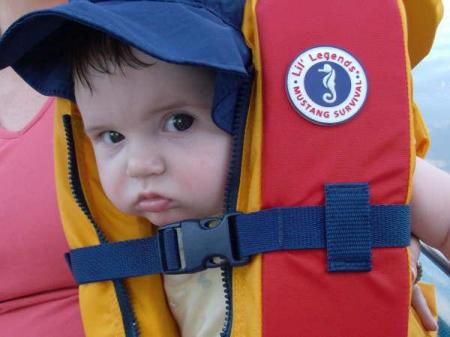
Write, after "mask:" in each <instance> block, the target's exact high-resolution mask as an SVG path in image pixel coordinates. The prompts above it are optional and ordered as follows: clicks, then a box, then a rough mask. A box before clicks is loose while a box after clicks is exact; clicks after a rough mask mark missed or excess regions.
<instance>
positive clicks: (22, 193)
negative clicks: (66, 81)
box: [0, 99, 84, 337]
mask: <svg viewBox="0 0 450 337" xmlns="http://www.w3.org/2000/svg"><path fill="white" fill-rule="evenodd" d="M53 111H54V99H49V100H48V101H47V102H46V104H45V105H44V107H43V108H42V109H41V111H40V112H39V113H38V114H37V115H36V117H35V118H34V119H33V120H32V121H31V122H30V123H29V124H28V125H27V126H26V127H25V128H24V129H23V130H21V131H19V132H10V131H7V130H5V129H2V128H0V186H1V193H0V335H1V336H8V337H41V336H42V337H44V336H45V337H56V336H65V337H81V336H84V333H83V329H82V325H81V318H80V313H79V308H78V293H77V288H76V285H75V283H74V281H73V279H72V277H71V275H70V273H69V270H68V267H67V266H66V265H65V262H64V258H63V254H64V252H66V251H67V250H68V246H67V243H66V240H65V238H64V234H63V231H62V226H61V221H60V218H59V213H58V209H57V204H56V190H55V182H54V168H53V138H52V134H53Z"/></svg>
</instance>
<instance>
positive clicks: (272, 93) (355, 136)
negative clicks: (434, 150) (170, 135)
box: [55, 0, 442, 337]
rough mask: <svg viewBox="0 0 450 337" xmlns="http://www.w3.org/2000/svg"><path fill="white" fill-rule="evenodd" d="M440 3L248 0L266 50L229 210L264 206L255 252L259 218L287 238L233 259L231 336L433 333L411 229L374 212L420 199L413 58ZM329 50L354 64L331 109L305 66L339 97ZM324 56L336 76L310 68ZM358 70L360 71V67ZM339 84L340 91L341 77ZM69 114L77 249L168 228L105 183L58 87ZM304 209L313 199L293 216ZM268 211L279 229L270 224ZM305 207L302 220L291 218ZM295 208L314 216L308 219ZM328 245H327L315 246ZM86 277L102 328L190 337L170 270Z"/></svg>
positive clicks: (248, 18) (69, 190) (66, 178)
mask: <svg viewBox="0 0 450 337" xmlns="http://www.w3.org/2000/svg"><path fill="white" fill-rule="evenodd" d="M419 13H420V17H419ZM441 15H442V11H441V7H440V2H439V1H433V0H428V1H422V2H420V3H418V2H416V1H412V0H411V1H409V0H408V1H406V0H405V1H403V2H402V1H400V0H397V1H394V0H383V1H376V2H374V1H369V0H367V1H356V0H350V1H346V2H345V4H343V3H342V2H331V1H323V0H319V1H314V2H311V3H303V2H293V1H287V0H276V1H274V0H248V1H247V3H246V7H245V12H244V21H243V26H242V32H243V34H244V36H245V38H246V42H247V44H248V45H249V46H250V48H251V49H252V52H253V64H254V81H253V86H252V94H251V97H250V100H249V102H248V111H247V112H246V114H245V115H244V116H243V117H245V119H244V120H242V121H240V126H238V127H241V128H242V135H241V137H238V138H240V139H236V143H235V144H238V145H237V148H235V152H236V153H237V154H235V157H234V160H235V161H236V163H237V167H238V170H237V171H236V172H237V173H235V179H234V180H233V181H232V184H231V186H230V188H231V189H234V192H233V193H232V195H233V196H234V197H230V198H229V200H228V202H229V208H230V211H233V212H239V214H255V216H254V217H252V218H249V219H251V221H249V222H250V223H249V224H247V223H246V225H248V226H249V230H248V233H247V236H246V235H243V236H242V237H239V240H240V241H239V242H240V243H241V242H242V241H243V240H244V241H245V239H246V238H247V237H248V238H249V240H248V241H249V243H248V245H245V244H244V245H243V248H246V247H249V246H251V244H254V243H255V242H256V244H255V245H257V246H258V247H257V248H258V249H261V250H264V247H263V248H261V246H264V241H262V242H261V241H258V240H259V239H257V240H256V239H255V240H256V241H252V240H253V237H252V233H253V232H254V231H255V228H258V227H252V226H253V223H258V224H261V227H259V228H264V231H265V230H267V233H262V235H263V238H266V239H267V242H269V241H270V242H271V244H272V243H273V237H275V238H276V239H275V241H279V243H280V248H274V249H272V248H269V249H267V250H266V251H264V252H263V253H258V254H254V255H252V256H251V258H250V259H249V261H246V263H245V264H243V265H240V266H235V267H233V268H230V267H223V276H224V281H225V283H224V296H225V297H226V298H227V302H228V303H227V320H226V322H224V329H223V332H222V334H221V335H222V336H232V337H244V336H245V337H262V336H266V337H269V336H273V337H278V336H283V337H289V336H320V337H326V336H346V337H347V336H355V337H356V336H365V337H368V336H369V337H370V336H377V337H378V336H380V335H382V336H395V337H398V336H411V337H412V336H431V335H433V334H429V333H427V332H425V331H424V330H423V328H422V327H421V325H420V323H419V321H418V319H417V315H416V314H415V313H414V311H413V309H411V308H410V296H411V293H410V289H411V279H410V272H409V269H410V267H409V257H408V251H407V248H406V246H407V243H405V242H404V235H403V236H402V237H399V238H396V239H394V240H393V241H395V240H397V239H398V240H400V241H402V240H403V241H402V243H401V244H398V245H397V243H396V242H395V243H394V245H396V247H395V248H392V247H390V246H389V244H386V243H385V241H384V240H385V239H389V235H387V238H386V237H384V236H383V235H384V234H383V233H381V234H380V233H378V232H377V231H376V230H374V229H373V228H377V227H373V221H372V219H373V217H374V214H375V213H377V212H379V213H377V214H378V215H377V217H378V218H377V219H376V220H374V221H375V222H376V225H377V226H378V224H385V223H386V219H389V220H388V221H390V219H391V218H390V217H391V216H392V213H395V215H394V219H397V215H396V214H397V209H398V210H400V211H399V215H398V217H399V218H400V222H401V221H402V219H403V220H404V219H407V218H408V211H407V207H404V205H407V204H408V203H409V200H410V198H411V182H412V175H413V171H414V161H415V156H416V155H419V156H423V155H424V154H425V152H426V150H427V148H428V135H427V132H426V128H425V126H424V124H423V121H422V119H421V117H420V113H419V111H418V109H417V107H416V106H415V104H414V103H413V100H412V93H411V87H412V85H411V78H410V70H411V66H414V65H415V64H417V63H418V62H419V60H420V59H422V58H423V57H424V56H425V55H426V54H427V52H428V50H429V48H430V46H431V44H432V40H433V36H434V31H435V28H436V26H437V24H438V22H439V20H440V17H441ZM418 32H421V33H420V34H419V33H418ZM326 53H327V54H326ZM333 54H334V55H335V56H333ZM325 61H326V62H325ZM327 62H329V63H328V64H331V65H332V66H333V65H335V64H338V65H339V64H340V66H339V67H334V68H333V67H332V68H333V69H334V70H336V71H340V72H341V74H343V76H344V77H345V78H346V79H347V82H345V83H346V84H345V83H344V84H343V85H344V86H346V88H347V94H348V95H350V93H351V95H350V96H351V97H350V96H349V97H350V101H348V102H347V101H344V103H345V102H347V103H345V104H343V105H342V104H341V106H340V109H334V108H333V107H335V106H336V105H333V104H334V103H329V104H328V105H327V104H324V105H323V106H327V107H329V109H327V110H326V111H325V109H322V111H318V110H320V109H319V108H317V106H314V105H313V104H312V103H313V102H316V101H319V100H320V99H322V100H323V99H324V97H325V96H323V95H322V94H321V93H320V94H317V95H318V96H317V97H316V96H315V98H314V99H312V98H311V97H310V96H312V95H313V92H315V91H314V89H311V90H309V89H304V87H303V86H300V85H297V83H295V80H296V79H295V78H296V77H297V78H299V79H301V81H304V83H309V81H312V82H314V81H315V83H318V84H316V85H317V86H323V87H324V88H326V89H327V90H328V91H325V93H328V94H331V98H329V99H335V98H336V97H333V96H336V95H337V94H339V91H337V94H336V93H334V91H333V90H332V88H333V80H332V78H331V77H332V76H331V75H333V74H332V71H330V69H329V68H327V67H325V64H327ZM314 67H315V69H317V70H323V71H322V72H319V73H321V74H323V75H324V76H322V77H320V78H319V79H318V77H317V76H316V77H314V76H313V77H312V78H308V79H305V78H306V77H307V75H308V73H310V72H309V69H313V68H314ZM351 67H354V68H353V70H350V69H351ZM357 71H360V72H361V73H362V75H361V76H360V78H356V76H355V77H352V76H353V75H354V73H356V72H357ZM328 75H330V76H329V77H328V78H329V79H328V82H324V81H323V80H324V78H325V77H326V76H328ZM338 75H339V74H338ZM363 75H364V77H363ZM360 79H361V81H358V80H360ZM336 83H337V87H338V90H339V85H340V84H342V83H340V82H335V84H336ZM334 88H335V89H336V86H334ZM308 90H309V91H308ZM305 94H308V97H307V96H306V95H305ZM358 95H359V96H358ZM327 97H330V96H327ZM363 98H364V99H363ZM311 100H312V101H313V102H312V101H311ZM303 102H305V103H303ZM341 103H342V102H341ZM241 104H246V105H247V102H243V103H242V102H241ZM308 105H309V107H308ZM355 106H359V110H358V108H355ZM313 109H314V110H313ZM327 116H328V117H327ZM333 116H334V118H335V120H334V121H333V122H329V120H330V118H333ZM55 118H56V123H55V124H56V127H55V165H56V182H57V189H58V199H59V206H60V209H61V216H62V221H63V225H64V231H65V234H66V237H67V240H68V242H69V245H70V247H71V248H72V249H73V251H77V250H78V249H79V248H83V247H92V246H97V245H101V244H103V239H104V238H107V239H108V241H109V242H124V241H127V240H135V239H141V238H148V237H149V236H152V235H156V230H155V228H152V227H150V226H148V223H147V221H145V220H143V219H141V218H138V217H133V216H130V215H126V214H123V213H121V212H120V211H118V210H117V209H116V208H115V207H114V206H113V205H112V204H111V203H110V201H109V200H108V199H107V198H106V196H105V195H104V193H103V191H102V189H101V185H100V182H99V178H98V173H97V169H96V165H95V160H94V156H93V151H92V148H91V146H90V143H89V140H88V139H87V136H86V135H85V134H84V131H83V126H82V120H81V117H80V115H79V112H78V110H77V108H76V106H75V105H74V104H73V103H71V102H70V101H68V100H65V99H59V100H58V102H57V113H56V115H55ZM61 121H63V122H61ZM238 122H239V121H238ZM235 146H236V145H235ZM384 206H388V208H384ZM391 206H393V207H391ZM397 206H399V207H398V208H397ZM301 207H307V208H308V211H306V213H305V212H303V211H299V212H300V213H301V215H296V214H294V213H295V212H296V211H295V210H296V209H299V208H301ZM389 207H390V208H389ZM284 209H287V210H288V211H286V212H287V214H285V213H284V211H283V210H284ZM292 209H294V211H293V212H294V213H291V211H289V210H292ZM380 209H386V210H387V213H386V212H385V211H384V210H381V211H378V210H380ZM261 210H266V211H267V213H264V212H260V211H261ZM268 213H269V214H270V215H269V216H268V217H269V218H270V221H269V222H270V223H271V224H276V225H277V226H275V225H273V226H270V225H267V224H266V223H265V222H264V218H265V217H266V214H268ZM259 216H261V217H262V220H259V218H258V217H259ZM291 216H292V217H294V221H290V220H289V219H286V218H289V217H291ZM297 216H299V217H301V218H302V219H306V220H305V223H301V224H300V225H299V224H297V223H296V221H295V219H297V218H296V217H297ZM384 217H385V218H384ZM318 218H320V219H319V220H317V219H318ZM243 219H244V220H243V222H245V217H243ZM383 219H384V221H383ZM258 221H260V222H258ZM395 221H396V220H395ZM406 222H407V220H406ZM125 223H126V224H127V225H126V226H125V225H124V224H125ZM310 223H312V224H313V225H311V226H309V225H308V224H310ZM323 223H325V225H326V227H325V228H324V227H322V225H323ZM395 225H396V223H394V225H393V226H394V227H393V228H390V229H389V228H388V230H390V232H389V233H395ZM404 225H405V224H404V223H403V222H402V226H403V227H402V229H403V234H405V232H407V233H408V235H409V232H408V229H409V228H408V227H407V226H406V227H405V226H404ZM343 227H344V229H343ZM383 230H385V229H384V227H383ZM305 232H307V235H306V236H305V237H306V239H304V241H306V243H305V242H302V244H304V246H305V247H307V248H308V245H309V243H310V241H311V242H313V244H311V249H306V248H305V249H289V248H291V247H290V246H289V244H290V241H289V240H294V241H295V239H296V236H299V237H301V236H302V233H305ZM259 234H260V233H259ZM264 235H265V236H264ZM316 236H317V237H318V238H316ZM292 237H294V238H292ZM300 240H302V239H300ZM377 240H379V242H381V243H380V244H377V242H378V241H377ZM285 241H287V245H286V246H284V245H283V244H284V243H286V242H285ZM318 241H321V244H320V245H323V247H321V248H317V247H316V246H315V244H316V243H317V242H318ZM286 247H287V248H286ZM258 249H256V250H258ZM249 250H251V249H250V248H249ZM78 251H79V252H83V250H78ZM111 260H112V261H111V262H112V263H111V264H114V262H116V261H114V260H113V259H111ZM72 262H73V261H72ZM72 267H73V266H72ZM98 267H99V270H100V269H101V268H100V266H98ZM81 283H83V284H80V287H79V295H80V307H81V312H82V318H83V322H84V326H85V331H86V335H87V336H88V337H103V336H104V337H106V336H114V337H130V336H140V337H146V336H148V337H150V336H165V337H166V336H167V337H177V336H179V332H178V329H177V326H176V323H175V321H174V319H173V317H172V315H171V313H170V310H169V308H168V306H167V303H166V299H165V295H164V289H163V285H162V277H161V275H160V274H153V275H142V276H139V277H129V278H126V279H115V280H114V281H108V280H104V281H98V282H86V283H84V282H81ZM427 293H428V290H427ZM431 297H432V295H430V298H431Z"/></svg>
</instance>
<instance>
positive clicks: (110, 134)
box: [100, 130, 125, 144]
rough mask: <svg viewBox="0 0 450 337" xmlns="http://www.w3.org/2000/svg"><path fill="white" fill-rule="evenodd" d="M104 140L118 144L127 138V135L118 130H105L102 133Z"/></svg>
mask: <svg viewBox="0 0 450 337" xmlns="http://www.w3.org/2000/svg"><path fill="white" fill-rule="evenodd" d="M100 137H101V139H102V141H104V142H105V143H107V144H116V143H119V142H121V141H122V140H124V139H125V136H124V135H122V134H121V133H120V132H117V131H111V130H110V131H105V132H102V133H101V134H100Z"/></svg>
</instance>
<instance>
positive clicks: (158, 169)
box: [127, 156, 165, 178]
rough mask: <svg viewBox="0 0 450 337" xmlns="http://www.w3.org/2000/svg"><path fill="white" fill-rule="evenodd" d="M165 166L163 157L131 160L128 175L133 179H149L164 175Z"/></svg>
mask: <svg viewBox="0 0 450 337" xmlns="http://www.w3.org/2000/svg"><path fill="white" fill-rule="evenodd" d="M164 171H165V165H164V161H163V160H162V158H161V157H158V156H152V157H151V158H149V157H147V158H136V157H134V158H130V159H129V160H128V165H127V174H128V176H130V177H132V178H139V177H147V176H151V175H159V174H162V173H164Z"/></svg>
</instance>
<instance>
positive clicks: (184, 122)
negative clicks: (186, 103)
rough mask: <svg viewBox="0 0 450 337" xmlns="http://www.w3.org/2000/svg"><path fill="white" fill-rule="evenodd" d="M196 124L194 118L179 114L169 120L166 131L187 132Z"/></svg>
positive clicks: (165, 127)
mask: <svg viewBox="0 0 450 337" xmlns="http://www.w3.org/2000/svg"><path fill="white" fill-rule="evenodd" d="M192 123H194V117H192V116H191V115H188V114H184V113H179V114H176V115H173V116H171V117H169V119H167V121H166V124H165V125H164V129H165V130H166V131H175V132H177V131H178V132H180V131H186V130H187V129H189V128H190V127H191V126H192Z"/></svg>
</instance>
